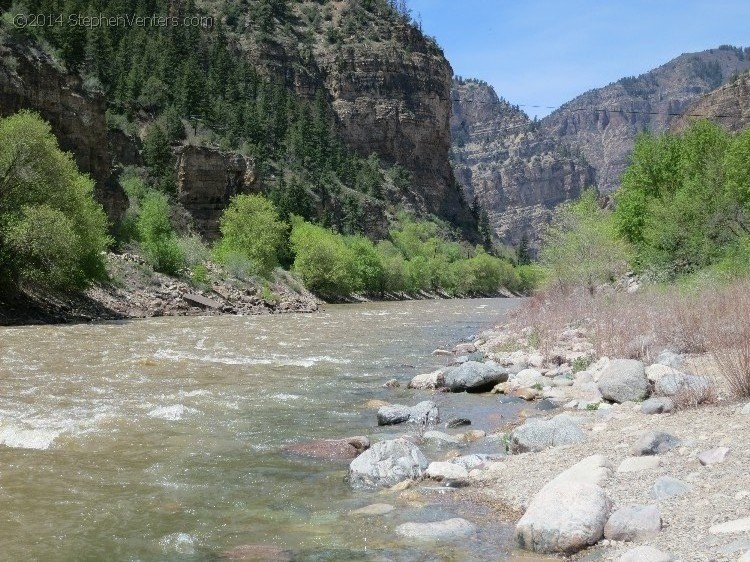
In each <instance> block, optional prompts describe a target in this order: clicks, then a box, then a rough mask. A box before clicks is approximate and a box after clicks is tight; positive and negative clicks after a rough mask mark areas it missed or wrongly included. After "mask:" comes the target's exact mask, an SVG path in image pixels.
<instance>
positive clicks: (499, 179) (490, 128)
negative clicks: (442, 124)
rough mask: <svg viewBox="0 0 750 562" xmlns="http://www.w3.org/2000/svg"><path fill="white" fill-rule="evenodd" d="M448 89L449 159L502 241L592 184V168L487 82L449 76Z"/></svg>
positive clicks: (516, 237) (534, 231)
mask: <svg viewBox="0 0 750 562" xmlns="http://www.w3.org/2000/svg"><path fill="white" fill-rule="evenodd" d="M451 97H452V99H453V100H454V101H453V116H452V118H451V134H452V137H453V149H452V153H451V159H452V162H453V166H454V169H455V173H456V177H457V178H458V180H459V182H460V183H461V185H462V186H463V188H464V190H465V192H466V198H467V199H468V200H470V201H471V200H473V199H474V197H475V196H476V198H477V200H478V201H479V203H480V205H481V207H482V208H483V209H485V210H486V211H487V214H488V215H489V218H490V224H491V225H492V228H493V230H494V231H495V233H496V234H497V235H498V237H499V238H500V239H501V240H502V241H503V242H504V243H505V244H509V245H513V246H515V245H517V244H518V243H519V242H520V240H521V238H522V237H523V236H524V235H525V236H526V237H527V238H529V240H530V241H532V244H533V242H534V241H535V240H536V238H537V236H538V233H539V231H540V230H541V228H542V227H543V225H544V224H546V223H548V222H549V220H550V218H551V216H552V210H553V209H554V208H555V207H556V206H557V205H559V204H560V203H564V202H565V201H569V200H571V199H575V198H577V197H578V196H579V195H580V193H581V191H582V190H583V189H584V188H585V187H586V186H593V185H594V181H595V178H594V171H593V169H592V168H591V166H589V165H588V164H587V163H586V161H585V160H584V159H583V158H581V157H576V156H571V155H570V154H569V153H567V152H566V151H565V149H564V147H563V146H561V145H560V143H559V142H557V141H556V140H555V139H553V138H551V137H549V136H548V135H547V134H545V132H544V131H543V130H540V129H539V127H538V123H533V122H532V121H531V120H530V119H529V118H528V116H527V115H526V114H525V113H523V112H522V111H520V110H519V109H518V108H516V107H513V106H511V105H510V104H509V103H508V102H506V101H505V100H501V99H499V98H498V97H497V95H496V94H495V91H494V90H493V89H492V88H491V87H490V86H488V85H487V84H485V83H482V82H477V81H471V80H468V81H463V80H455V81H454V82H453V93H452V96H451Z"/></svg>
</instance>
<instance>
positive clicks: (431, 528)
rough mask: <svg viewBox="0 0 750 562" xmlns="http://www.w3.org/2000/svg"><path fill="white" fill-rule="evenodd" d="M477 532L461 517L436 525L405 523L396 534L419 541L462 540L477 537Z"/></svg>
mask: <svg viewBox="0 0 750 562" xmlns="http://www.w3.org/2000/svg"><path fill="white" fill-rule="evenodd" d="M476 532H477V528H476V526H474V525H473V524H472V523H469V522H468V521H467V520H466V519H461V518H459V517H456V518H454V519H447V520H445V521H435V522H434V523H403V524H401V525H399V526H398V527H396V534H398V535H401V536H402V537H404V538H407V539H418V540H452V539H462V538H466V537H470V536H472V535H475V534H476Z"/></svg>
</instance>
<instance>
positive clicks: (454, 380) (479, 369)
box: [443, 361, 508, 392]
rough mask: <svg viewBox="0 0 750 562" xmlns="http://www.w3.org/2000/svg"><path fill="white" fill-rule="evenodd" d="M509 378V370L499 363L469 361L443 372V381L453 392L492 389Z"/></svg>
mask: <svg viewBox="0 0 750 562" xmlns="http://www.w3.org/2000/svg"><path fill="white" fill-rule="evenodd" d="M507 380H508V371H507V370H506V369H504V368H502V367H500V366H499V365H489V364H487V363H479V362H477V361H467V362H466V363H464V364H463V365H459V366H458V367H450V368H448V369H447V370H446V371H445V372H444V373H443V382H444V384H445V386H446V387H447V388H448V389H449V390H450V391H451V392H462V391H468V392H482V391H490V390H492V388H493V387H494V386H495V385H496V384H497V383H500V382H506V381H507Z"/></svg>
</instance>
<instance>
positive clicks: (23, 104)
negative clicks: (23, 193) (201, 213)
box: [0, 45, 127, 220]
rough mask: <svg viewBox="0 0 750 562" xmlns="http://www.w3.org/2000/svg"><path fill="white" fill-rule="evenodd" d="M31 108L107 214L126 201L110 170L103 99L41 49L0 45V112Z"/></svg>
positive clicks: (111, 214) (112, 215) (113, 215)
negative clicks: (90, 184)
mask: <svg viewBox="0 0 750 562" xmlns="http://www.w3.org/2000/svg"><path fill="white" fill-rule="evenodd" d="M21 109H31V110H34V111H37V112H39V114H40V115H41V116H42V117H43V118H44V119H45V120H47V121H49V123H50V125H51V126H52V132H53V133H54V135H55V137H57V140H58V143H59V144H60V147H61V148H62V150H64V151H68V152H71V153H72V154H73V157H74V158H75V161H76V164H78V167H79V168H80V169H81V170H82V171H84V172H88V173H89V174H90V175H91V178H92V179H93V180H94V182H95V184H96V187H95V192H94V194H95V196H96V198H97V200H98V201H99V202H100V203H101V204H102V205H103V206H104V209H105V211H106V212H107V215H108V216H109V218H110V219H111V220H117V219H118V218H119V217H121V216H122V213H123V212H124V211H125V208H126V207H127V198H126V196H125V193H124V192H123V191H122V188H121V187H120V185H119V184H118V183H117V181H116V178H115V177H114V176H113V175H112V166H111V161H110V156H109V151H108V140H107V124H106V120H105V100H104V98H103V97H102V96H101V95H99V94H95V93H88V92H86V91H85V89H84V88H83V85H82V83H81V79H80V78H79V77H77V76H73V75H68V74H65V73H63V72H61V71H60V70H59V69H58V67H57V66H56V65H55V64H54V62H53V61H52V60H51V59H50V58H49V57H48V56H47V55H45V54H43V53H40V52H36V51H34V50H32V49H30V48H26V47H22V46H19V45H0V115H2V116H7V115H10V114H12V113H15V112H17V111H19V110H21Z"/></svg>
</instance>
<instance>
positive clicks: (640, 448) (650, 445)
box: [631, 431, 680, 456]
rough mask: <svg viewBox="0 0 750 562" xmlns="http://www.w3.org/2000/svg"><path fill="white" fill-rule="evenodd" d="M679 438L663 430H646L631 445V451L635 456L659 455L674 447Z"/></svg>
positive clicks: (677, 443)
mask: <svg viewBox="0 0 750 562" xmlns="http://www.w3.org/2000/svg"><path fill="white" fill-rule="evenodd" d="M679 444H680V440H679V439H678V438H677V437H675V436H674V435H672V434H670V433H666V432H664V431H647V432H645V433H643V434H642V435H641V436H640V437H639V438H638V441H636V442H635V444H634V445H633V447H632V449H631V452H632V453H633V454H634V455H635V456H643V455H661V454H662V453H666V452H667V451H669V450H671V449H674V448H675V447H676V446H677V445H679Z"/></svg>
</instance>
